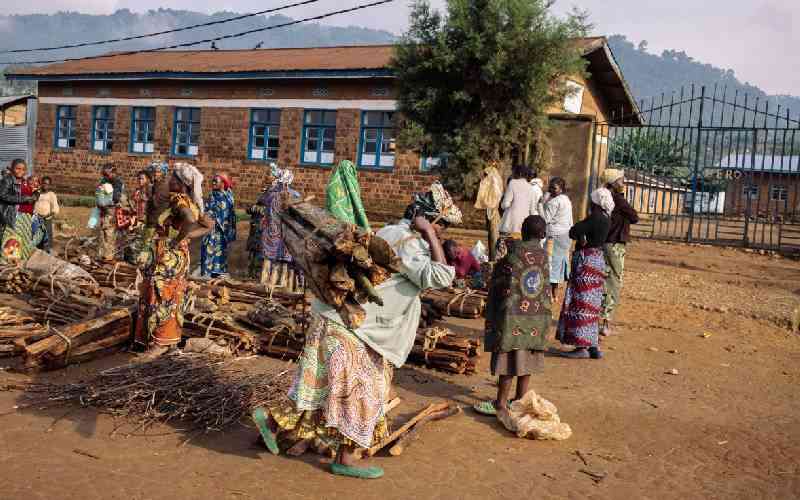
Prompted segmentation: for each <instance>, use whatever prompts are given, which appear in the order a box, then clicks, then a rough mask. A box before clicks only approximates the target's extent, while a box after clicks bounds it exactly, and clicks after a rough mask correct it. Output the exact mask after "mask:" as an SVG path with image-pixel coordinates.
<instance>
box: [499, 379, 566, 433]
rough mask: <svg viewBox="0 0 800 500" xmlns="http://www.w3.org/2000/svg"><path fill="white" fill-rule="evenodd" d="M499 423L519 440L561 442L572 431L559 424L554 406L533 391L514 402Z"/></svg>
mask: <svg viewBox="0 0 800 500" xmlns="http://www.w3.org/2000/svg"><path fill="white" fill-rule="evenodd" d="M500 421H501V422H502V423H503V425H504V426H505V428H506V429H508V430H509V431H511V432H513V433H515V434H516V435H517V437H521V438H527V439H538V440H554V441H563V440H565V439H568V438H569V437H570V436H572V429H571V428H570V426H569V425H568V424H565V423H563V422H561V419H560V418H559V416H558V409H557V408H556V406H555V405H554V404H553V403H551V402H550V401H548V400H546V399H544V398H543V397H541V396H539V395H538V394H536V392H534V391H529V392H528V393H527V394H525V396H523V397H522V399H520V400H518V401H514V402H513V403H512V404H511V408H510V409H509V412H508V416H507V417H506V416H501V417H500Z"/></svg>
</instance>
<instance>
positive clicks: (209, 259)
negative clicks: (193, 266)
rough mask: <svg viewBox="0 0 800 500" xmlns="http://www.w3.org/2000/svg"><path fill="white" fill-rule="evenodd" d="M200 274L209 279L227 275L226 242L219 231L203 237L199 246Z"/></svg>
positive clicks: (223, 235) (215, 230)
mask: <svg viewBox="0 0 800 500" xmlns="http://www.w3.org/2000/svg"><path fill="white" fill-rule="evenodd" d="M200 274H201V275H202V276H211V277H217V276H220V275H222V274H228V240H226V239H225V234H224V233H223V232H222V231H220V230H219V229H216V228H215V229H214V230H213V231H211V232H210V233H208V234H207V235H205V236H204V237H203V240H202V242H201V244H200Z"/></svg>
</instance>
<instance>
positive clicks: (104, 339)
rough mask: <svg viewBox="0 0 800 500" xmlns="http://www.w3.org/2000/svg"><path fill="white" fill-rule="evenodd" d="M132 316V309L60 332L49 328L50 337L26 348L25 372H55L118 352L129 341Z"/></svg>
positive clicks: (64, 328)
mask: <svg viewBox="0 0 800 500" xmlns="http://www.w3.org/2000/svg"><path fill="white" fill-rule="evenodd" d="M131 314H132V311H131V310H129V309H116V310H113V311H111V312H108V313H105V314H102V315H100V316H98V317H95V318H92V319H87V320H84V321H80V322H77V323H70V324H68V325H66V326H64V327H63V328H61V329H57V328H55V327H50V329H49V331H48V335H47V336H45V337H44V338H42V339H41V340H39V341H37V342H34V343H32V344H29V345H26V346H25V352H24V353H23V361H24V364H25V369H26V370H28V371H39V370H55V369H58V368H63V367H65V366H67V365H71V364H76V363H83V362H86V361H91V360H93V359H97V358H100V357H104V356H107V355H108V354H110V353H113V352H115V351H117V350H119V349H120V348H122V347H123V346H124V345H125V344H126V343H127V342H128V341H129V340H130V335H131V324H132V321H131Z"/></svg>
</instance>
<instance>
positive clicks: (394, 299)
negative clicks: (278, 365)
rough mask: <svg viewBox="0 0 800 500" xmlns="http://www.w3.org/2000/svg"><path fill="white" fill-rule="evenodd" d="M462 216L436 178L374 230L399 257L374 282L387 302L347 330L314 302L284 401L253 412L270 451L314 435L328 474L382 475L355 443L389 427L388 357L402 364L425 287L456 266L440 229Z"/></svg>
mask: <svg viewBox="0 0 800 500" xmlns="http://www.w3.org/2000/svg"><path fill="white" fill-rule="evenodd" d="M460 221H461V212H460V211H459V210H458V208H457V207H455V205H454V204H453V203H452V199H450V196H449V195H448V194H447V192H446V191H444V188H442V187H441V184H438V183H435V184H434V186H432V189H431V191H430V192H428V193H426V194H424V195H417V197H416V199H415V202H414V203H413V204H412V205H410V206H409V207H408V209H407V210H406V215H405V217H404V219H403V220H401V221H400V222H398V223H396V224H392V225H388V226H386V227H384V228H382V229H381V230H380V231H378V233H377V235H378V237H381V238H383V239H384V240H385V241H386V242H387V243H388V244H389V245H390V246H392V247H393V248H394V249H395V251H396V252H397V256H398V257H399V258H400V260H401V262H402V272H401V273H398V274H395V275H393V276H392V277H391V278H390V279H389V280H388V281H386V282H385V283H383V284H381V285H380V286H378V287H376V291H377V292H378V293H379V294H380V295H381V296H382V298H383V301H384V304H385V305H384V306H377V305H375V304H371V303H370V304H367V305H365V306H364V308H365V310H366V313H367V317H366V319H365V321H364V323H363V324H362V326H361V327H360V328H358V329H356V330H349V329H347V328H346V327H344V326H343V324H342V320H341V318H340V317H339V315H338V313H337V312H336V311H335V310H334V309H333V308H331V307H330V306H327V305H325V304H322V303H320V302H315V303H314V305H313V308H312V322H311V324H310V326H309V328H308V333H307V334H306V341H305V346H304V348H303V352H302V353H301V355H300V359H298V362H297V363H298V364H297V372H296V375H295V379H294V383H293V385H292V388H291V390H290V391H289V401H287V402H285V403H283V404H278V405H275V406H273V407H271V408H268V409H266V408H258V409H256V410H255V411H254V412H253V419H254V420H255V422H256V424H257V426H258V428H259V432H260V433H261V436H262V438H263V440H264V443H265V444H266V445H267V447H268V448H269V450H270V452H272V453H274V454H278V453H279V448H278V442H277V439H278V437H281V438H284V437H285V438H287V439H288V440H294V441H298V440H299V441H300V443H302V442H309V441H316V440H319V441H320V442H322V443H323V444H325V445H326V446H328V447H330V448H331V449H333V450H336V452H337V453H336V459H335V460H334V462H333V463H332V464H331V472H332V473H334V474H339V475H345V476H350V477H358V478H363V479H374V478H378V477H381V476H382V475H383V470H382V469H380V468H379V467H365V466H363V465H358V461H357V460H358V458H357V454H356V448H368V447H370V446H372V445H373V444H374V443H376V442H378V441H379V440H380V439H381V438H382V437H384V436H385V435H386V433H387V432H388V428H387V425H386V417H385V414H384V404H385V402H386V398H387V395H388V391H389V386H390V381H391V369H390V367H389V364H388V363H391V365H393V366H395V367H400V366H402V365H403V364H404V363H405V361H406V359H407V357H408V354H409V353H410V351H411V348H412V347H413V345H414V339H415V337H416V331H417V327H418V326H419V317H420V312H421V303H420V299H419V295H420V293H421V292H422V290H424V289H427V288H444V287H447V286H450V284H451V283H452V281H453V277H454V276H455V270H454V269H453V268H452V267H450V266H448V265H447V264H446V260H445V255H444V249H443V248H442V244H441V243H440V237H439V234H440V232H441V230H442V229H443V227H445V226H447V225H448V224H451V223H452V224H456V223H459V222H460ZM297 446H298V445H295V447H294V449H293V450H290V451H298V450H297ZM300 452H301V450H300Z"/></svg>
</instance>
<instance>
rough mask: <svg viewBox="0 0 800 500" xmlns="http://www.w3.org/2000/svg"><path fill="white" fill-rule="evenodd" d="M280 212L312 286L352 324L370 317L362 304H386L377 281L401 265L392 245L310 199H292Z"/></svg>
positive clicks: (286, 234) (290, 244)
mask: <svg viewBox="0 0 800 500" xmlns="http://www.w3.org/2000/svg"><path fill="white" fill-rule="evenodd" d="M280 217H281V221H282V223H283V237H284V241H285V242H286V246H287V247H288V248H289V252H290V253H291V254H292V256H293V257H294V259H295V263H296V264H297V265H298V266H299V267H300V268H301V269H302V270H303V273H304V275H305V280H306V284H307V285H308V287H309V288H310V289H311V291H312V292H313V293H314V295H316V297H317V298H318V299H319V300H321V301H323V302H325V303H326V304H328V305H330V306H331V307H334V308H335V309H336V310H337V311H338V312H339V315H340V316H341V318H342V321H343V322H344V324H345V325H346V326H347V327H348V328H351V329H356V328H358V327H359V326H361V324H362V323H363V321H364V319H365V318H366V311H365V310H364V308H363V307H362V305H363V304H366V303H367V302H373V303H375V304H378V305H383V300H382V299H381V297H380V295H379V294H378V293H377V292H376V291H375V287H376V286H378V285H380V284H381V283H383V282H385V281H386V280H387V279H389V277H390V276H391V274H392V273H393V272H397V271H398V270H399V269H398V262H397V256H396V255H395V253H394V251H393V250H392V248H391V247H390V246H389V245H388V243H386V241H384V240H383V239H381V238H379V237H377V236H375V235H374V234H372V233H371V232H369V231H365V230H362V229H360V228H358V227H356V226H354V225H352V224H347V223H345V222H342V221H340V220H338V219H336V218H334V217H333V216H332V215H330V214H329V213H328V212H326V211H325V210H323V209H321V208H318V207H315V206H314V205H311V204H310V203H308V202H300V203H296V204H292V205H289V206H288V207H286V209H285V210H284V211H283V212H281V215H280Z"/></svg>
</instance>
